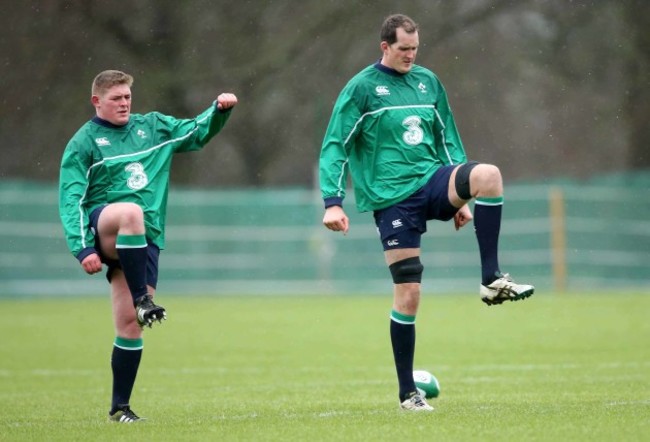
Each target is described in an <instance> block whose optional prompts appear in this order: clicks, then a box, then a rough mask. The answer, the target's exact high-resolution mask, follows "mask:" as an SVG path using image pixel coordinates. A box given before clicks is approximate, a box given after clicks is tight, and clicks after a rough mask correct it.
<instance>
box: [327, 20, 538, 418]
mask: <svg viewBox="0 0 650 442" xmlns="http://www.w3.org/2000/svg"><path fill="white" fill-rule="evenodd" d="M418 45H419V36H418V26H417V24H416V23H415V22H414V21H413V20H412V19H411V18H409V17H407V16H405V15H401V14H396V15H391V16H389V17H388V18H386V20H385V21H384V23H383V25H382V28H381V44H380V47H381V51H382V54H383V55H382V58H381V60H379V61H378V62H377V63H375V64H373V65H370V66H368V67H366V68H365V69H363V70H362V71H361V72H359V73H358V74H357V75H356V76H354V77H353V78H352V79H351V80H350V81H349V82H348V84H347V85H346V86H345V88H344V89H343V90H342V91H341V93H340V95H339V97H338V99H337V101H336V103H335V105H334V110H333V112H332V117H331V120H330V123H329V126H328V128H327V132H326V134H325V138H324V140H323V146H322V150H321V156H320V186H321V193H322V196H323V199H324V201H325V216H324V218H323V224H324V225H325V227H327V228H328V229H330V230H333V231H341V232H343V233H347V231H348V228H349V219H348V217H347V215H346V214H345V211H344V210H343V199H344V198H345V186H346V181H347V176H348V171H350V173H351V174H352V182H353V185H354V192H355V196H356V201H357V208H358V210H359V211H361V212H366V211H373V213H374V218H375V223H376V225H377V229H378V231H379V234H380V238H381V242H382V246H383V249H384V255H385V259H386V263H387V265H388V267H389V269H390V272H391V275H392V279H393V283H394V285H393V306H392V311H391V314H390V335H391V344H392V348H393V357H394V360H395V367H396V370H397V378H398V383H399V401H400V407H401V408H402V409H405V410H411V411H432V410H433V408H432V407H431V406H430V405H429V404H427V403H426V401H425V398H423V397H421V395H420V394H419V393H418V391H417V389H416V386H415V383H414V381H413V359H414V354H415V316H416V313H417V310H418V305H419V302H420V283H421V281H422V271H423V268H424V267H423V265H422V263H421V262H420V239H421V235H422V234H423V233H424V232H425V231H426V223H427V221H428V220H432V219H436V220H441V221H448V220H451V219H452V218H453V219H454V224H455V227H456V229H457V230H458V229H459V228H460V227H462V226H464V225H466V224H467V223H468V222H470V221H471V220H472V219H474V227H475V230H476V236H477V239H478V245H479V251H480V256H481V285H480V296H481V299H482V300H483V301H484V302H485V303H487V304H488V305H494V304H501V303H502V302H504V301H506V300H509V301H516V300H519V299H524V298H526V297H528V296H530V295H532V294H533V291H534V288H533V286H531V285H524V284H516V283H515V282H514V281H513V280H512V279H511V278H510V277H509V275H507V274H503V273H501V270H500V269H499V263H498V257H497V247H498V238H499V230H500V225H501V207H502V204H503V183H502V178H501V173H500V171H499V169H498V168H497V167H496V166H493V165H490V164H479V163H477V162H475V161H470V162H468V161H467V157H466V155H465V151H464V149H463V145H462V143H461V140H460V136H459V135H458V131H457V129H456V124H455V122H454V118H453V116H452V113H451V110H450V108H449V103H448V101H447V95H446V93H445V90H444V88H443V86H442V84H441V83H440V81H439V80H438V78H437V77H436V76H435V75H434V74H433V73H432V72H431V71H429V70H428V69H425V68H423V67H421V66H418V65H416V64H414V63H415V56H416V54H417V50H418ZM472 198H474V199H475V209H474V214H473V215H472V213H471V211H470V209H469V207H468V206H467V202H468V201H469V200H471V199H472Z"/></svg>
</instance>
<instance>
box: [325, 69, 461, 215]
mask: <svg viewBox="0 0 650 442" xmlns="http://www.w3.org/2000/svg"><path fill="white" fill-rule="evenodd" d="M466 161H467V157H466V155H465V150H464V149H463V144H462V142H461V139H460V135H459V134H458V130H457V129H456V123H455V122H454V117H453V115H452V113H451V110H450V108H449V102H448V100H447V94H446V92H445V90H444V88H443V86H442V84H441V83H440V81H439V80H438V78H437V77H436V75H435V74H434V73H433V72H431V71H430V70H428V69H426V68H423V67H421V66H418V65H414V66H413V68H412V69H411V70H410V72H408V73H406V74H400V73H398V72H397V71H395V70H393V69H390V68H387V67H386V66H383V65H381V64H380V63H379V62H377V63H375V64H374V65H370V66H368V67H366V68H365V69H363V70H362V71H361V72H359V73H358V74H357V75H355V76H354V77H353V78H352V79H351V80H350V81H349V82H348V84H347V85H346V86H345V87H344V88H343V90H342V91H341V93H340V95H339V97H338V99H337V101H336V103H335V105H334V110H333V111H332V117H331V119H330V122H329V125H328V127H327V132H326V134H325V137H324V140H323V145H322V149H321V155H320V186H321V194H322V197H323V199H324V200H325V205H326V206H330V205H334V204H339V205H341V204H342V202H343V199H344V198H345V186H346V181H347V175H348V170H349V171H350V172H351V174H352V183H353V186H354V192H355V197H356V202H357V208H358V209H359V211H360V212H366V211H370V210H378V209H383V208H385V207H389V206H391V205H393V204H396V203H398V202H400V201H402V200H404V199H405V198H406V197H408V196H409V195H411V194H413V193H414V192H415V191H416V190H418V189H419V188H421V187H422V186H423V185H424V184H425V183H426V182H427V181H428V180H429V178H431V176H432V175H433V174H434V173H435V171H436V170H438V168H440V167H441V166H443V165H449V164H461V163H464V162H466Z"/></svg>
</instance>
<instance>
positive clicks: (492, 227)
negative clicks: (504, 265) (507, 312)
mask: <svg viewBox="0 0 650 442" xmlns="http://www.w3.org/2000/svg"><path fill="white" fill-rule="evenodd" d="M502 207H503V197H498V198H477V199H476V204H475V205H474V231H475V232H476V239H477V240H478V248H479V252H480V254H481V284H483V285H488V284H491V283H492V282H493V281H494V280H495V279H497V278H498V276H497V275H499V274H500V270H499V257H498V249H499V233H500V231H501V209H502Z"/></svg>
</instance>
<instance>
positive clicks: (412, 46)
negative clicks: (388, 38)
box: [381, 28, 420, 74]
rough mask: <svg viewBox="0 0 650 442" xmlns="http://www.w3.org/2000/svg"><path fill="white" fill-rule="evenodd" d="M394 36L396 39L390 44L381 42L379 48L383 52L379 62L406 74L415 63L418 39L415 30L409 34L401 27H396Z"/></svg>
mask: <svg viewBox="0 0 650 442" xmlns="http://www.w3.org/2000/svg"><path fill="white" fill-rule="evenodd" d="M396 37H397V41H396V42H395V43H393V44H392V45H389V44H388V43H387V42H385V41H382V42H381V50H382V51H383V53H384V55H383V57H382V59H381V64H383V65H384V66H387V67H389V68H392V69H395V70H396V71H397V72H400V73H402V74H406V73H407V72H409V71H410V70H411V68H412V67H413V63H415V56H416V55H417V52H418V46H419V45H420V39H419V37H418V32H417V31H415V32H413V33H411V34H409V33H407V32H406V31H405V30H404V29H403V28H397V32H396Z"/></svg>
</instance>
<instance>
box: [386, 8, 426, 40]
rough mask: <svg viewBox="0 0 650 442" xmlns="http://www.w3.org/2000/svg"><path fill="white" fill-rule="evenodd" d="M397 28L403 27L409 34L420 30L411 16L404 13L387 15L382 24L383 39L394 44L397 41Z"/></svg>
mask: <svg viewBox="0 0 650 442" xmlns="http://www.w3.org/2000/svg"><path fill="white" fill-rule="evenodd" d="M397 28H402V29H404V31H406V33H407V34H412V33H414V32H416V31H417V30H418V25H417V23H415V22H414V21H413V19H412V18H411V17H408V16H406V15H404V14H393V15H389V16H388V17H386V19H385V20H384V23H383V24H382V25H381V33H380V36H381V41H385V42H386V43H388V44H389V45H392V44H393V43H395V42H396V41H397Z"/></svg>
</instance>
